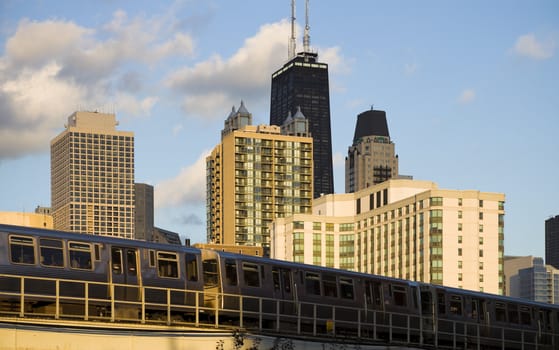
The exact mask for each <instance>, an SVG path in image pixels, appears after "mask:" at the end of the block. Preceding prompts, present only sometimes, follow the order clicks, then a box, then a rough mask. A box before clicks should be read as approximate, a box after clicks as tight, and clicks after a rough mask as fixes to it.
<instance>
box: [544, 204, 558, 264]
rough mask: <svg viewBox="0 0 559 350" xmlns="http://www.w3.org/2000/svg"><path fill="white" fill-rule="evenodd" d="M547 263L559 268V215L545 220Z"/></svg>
mask: <svg viewBox="0 0 559 350" xmlns="http://www.w3.org/2000/svg"><path fill="white" fill-rule="evenodd" d="M545 263H546V264H547V265H551V266H553V267H554V268H556V269H559V215H556V216H555V217H551V218H549V219H547V220H545Z"/></svg>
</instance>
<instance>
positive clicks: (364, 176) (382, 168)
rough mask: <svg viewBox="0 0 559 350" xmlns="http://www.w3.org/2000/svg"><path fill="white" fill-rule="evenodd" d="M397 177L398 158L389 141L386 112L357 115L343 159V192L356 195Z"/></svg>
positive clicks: (392, 144) (366, 112)
mask: <svg viewBox="0 0 559 350" xmlns="http://www.w3.org/2000/svg"><path fill="white" fill-rule="evenodd" d="M397 176H398V155H397V154H396V151H395V145H394V143H393V142H392V141H391V140H390V133H389V132H388V123H387V121H386V112H384V111H376V110H373V109H372V108H371V110H369V111H365V112H363V113H360V114H359V115H358V116H357V123H356V125H355V134H354V136H353V144H352V145H351V146H350V147H349V149H348V152H347V157H346V159H345V192H346V193H352V192H357V191H360V190H362V189H364V188H367V187H369V186H372V185H376V184H379V183H381V182H383V181H386V180H388V179H390V178H393V177H397Z"/></svg>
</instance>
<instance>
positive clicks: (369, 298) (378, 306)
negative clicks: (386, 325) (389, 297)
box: [365, 280, 384, 322]
mask: <svg viewBox="0 0 559 350" xmlns="http://www.w3.org/2000/svg"><path fill="white" fill-rule="evenodd" d="M381 286H382V285H381V283H380V282H377V281H371V280H365V309H366V317H365V319H366V321H367V322H374V321H375V317H374V316H375V312H379V311H381V312H382V311H384V302H383V300H384V298H383V296H382V288H381Z"/></svg>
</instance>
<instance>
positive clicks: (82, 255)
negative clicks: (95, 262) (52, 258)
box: [68, 242, 92, 270]
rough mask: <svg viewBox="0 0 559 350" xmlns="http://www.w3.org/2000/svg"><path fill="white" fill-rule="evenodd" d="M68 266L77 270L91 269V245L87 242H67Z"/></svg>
mask: <svg viewBox="0 0 559 350" xmlns="http://www.w3.org/2000/svg"><path fill="white" fill-rule="evenodd" d="M68 253H69V254H70V267H71V268H73V269H79V270H91V268H92V266H91V245H90V244H88V243H78V242H69V243H68Z"/></svg>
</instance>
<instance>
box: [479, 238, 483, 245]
mask: <svg viewBox="0 0 559 350" xmlns="http://www.w3.org/2000/svg"><path fill="white" fill-rule="evenodd" d="M479 245H483V237H479Z"/></svg>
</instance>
